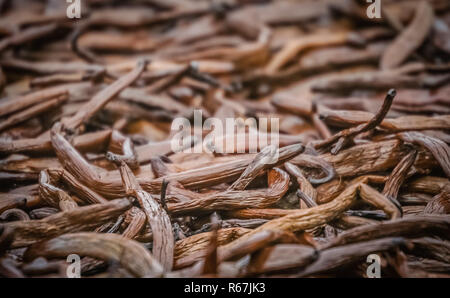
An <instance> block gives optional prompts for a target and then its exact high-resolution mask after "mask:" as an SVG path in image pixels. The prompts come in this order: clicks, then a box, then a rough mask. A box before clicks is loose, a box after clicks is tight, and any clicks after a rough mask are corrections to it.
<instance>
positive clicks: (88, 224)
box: [4, 199, 130, 248]
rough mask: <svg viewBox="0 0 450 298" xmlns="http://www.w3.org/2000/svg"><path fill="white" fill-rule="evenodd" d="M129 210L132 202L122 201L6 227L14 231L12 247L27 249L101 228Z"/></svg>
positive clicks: (77, 209) (9, 224) (14, 223)
mask: <svg viewBox="0 0 450 298" xmlns="http://www.w3.org/2000/svg"><path fill="white" fill-rule="evenodd" d="M129 208H130V202H129V201H128V200H126V199H122V200H115V201H111V202H109V203H105V204H97V205H91V206H86V207H79V208H76V209H72V210H69V211H65V212H60V213H57V214H55V215H51V216H48V217H46V218H44V219H40V220H33V221H21V222H10V223H6V224H4V225H5V226H6V227H8V228H10V229H12V230H13V231H14V235H15V236H14V242H13V243H12V244H11V247H14V248H17V247H25V246H29V245H31V244H33V243H36V242H38V241H42V240H43V239H48V238H51V237H56V236H58V235H62V234H64V233H68V232H76V231H80V230H86V229H89V228H94V227H97V226H99V225H101V224H103V223H105V222H108V221H110V220H111V219H113V218H116V217H117V216H119V215H120V214H122V213H123V212H124V211H126V210H127V209H129Z"/></svg>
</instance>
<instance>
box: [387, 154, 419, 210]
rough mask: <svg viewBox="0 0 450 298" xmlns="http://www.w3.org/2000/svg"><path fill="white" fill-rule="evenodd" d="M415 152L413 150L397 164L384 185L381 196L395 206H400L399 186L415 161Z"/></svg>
mask: <svg viewBox="0 0 450 298" xmlns="http://www.w3.org/2000/svg"><path fill="white" fill-rule="evenodd" d="M416 156H417V151H416V150H413V151H412V152H411V153H409V154H408V155H406V156H405V157H404V158H403V159H402V160H401V161H400V162H399V164H398V165H397V166H396V167H395V168H394V170H393V171H392V173H391V175H389V177H388V179H387V181H386V184H385V185H384V189H383V195H385V196H386V197H388V198H389V200H391V201H392V202H393V203H394V204H395V205H396V206H400V203H399V202H398V199H397V196H398V192H399V190H400V186H401V185H402V184H403V182H404V181H405V179H406V178H407V174H408V171H409V169H410V168H411V166H412V165H413V164H414V161H415V160H416Z"/></svg>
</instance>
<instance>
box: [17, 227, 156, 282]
mask: <svg viewBox="0 0 450 298" xmlns="http://www.w3.org/2000/svg"><path fill="white" fill-rule="evenodd" d="M70 254H80V255H86V256H90V257H94V258H99V259H104V260H115V261H117V262H119V263H120V264H121V265H122V266H123V267H124V268H125V269H127V270H129V271H130V273H131V274H133V275H134V276H136V277H160V276H161V275H162V272H163V268H162V266H161V265H160V264H159V263H158V261H157V260H156V259H155V258H154V257H153V256H152V255H151V254H150V253H149V252H148V251H147V250H146V249H145V248H144V247H143V246H142V245H141V244H139V243H137V242H135V241H133V240H129V239H126V238H124V237H122V236H120V235H116V234H99V233H75V234H65V235H62V236H59V237H56V238H53V239H51V240H47V241H44V242H41V243H37V244H34V245H32V246H31V247H30V248H29V249H28V250H27V251H26V254H25V258H26V259H28V260H32V259H33V258H35V257H36V256H45V257H53V258H55V257H63V258H65V257H67V256H68V255H70Z"/></svg>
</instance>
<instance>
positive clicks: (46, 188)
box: [39, 170, 78, 211]
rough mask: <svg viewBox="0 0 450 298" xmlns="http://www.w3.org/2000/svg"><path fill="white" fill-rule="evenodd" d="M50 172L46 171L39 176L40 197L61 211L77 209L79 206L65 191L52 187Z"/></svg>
mask: <svg viewBox="0 0 450 298" xmlns="http://www.w3.org/2000/svg"><path fill="white" fill-rule="evenodd" d="M51 182H52V181H51V178H50V175H49V173H48V171H46V170H44V171H42V172H41V173H40V175H39V195H40V196H41V198H42V199H43V200H44V201H45V202H46V203H47V204H48V205H50V206H53V207H57V208H59V209H61V211H69V210H73V209H76V208H77V207H78V204H77V203H76V202H75V201H74V200H73V199H72V198H71V197H70V196H69V195H68V194H67V192H65V191H64V190H62V189H60V188H58V187H56V186H54V185H52V183H51Z"/></svg>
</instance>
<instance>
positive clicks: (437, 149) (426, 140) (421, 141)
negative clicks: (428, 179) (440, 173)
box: [398, 132, 450, 178]
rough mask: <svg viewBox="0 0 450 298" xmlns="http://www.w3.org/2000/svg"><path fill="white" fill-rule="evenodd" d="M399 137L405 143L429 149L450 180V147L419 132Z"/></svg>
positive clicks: (403, 134) (404, 133)
mask: <svg viewBox="0 0 450 298" xmlns="http://www.w3.org/2000/svg"><path fill="white" fill-rule="evenodd" d="M398 136H399V137H400V138H401V139H402V140H403V141H405V142H410V143H414V144H418V145H420V146H423V147H425V148H426V149H428V150H429V151H430V152H431V154H433V156H434V158H435V159H436V161H437V162H439V165H440V166H441V167H442V170H444V172H445V174H446V175H447V178H450V147H449V146H448V145H447V144H446V143H444V142H443V141H441V140H439V139H436V138H433V137H430V136H427V135H424V134H423V133H419V132H403V133H400V134H398Z"/></svg>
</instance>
